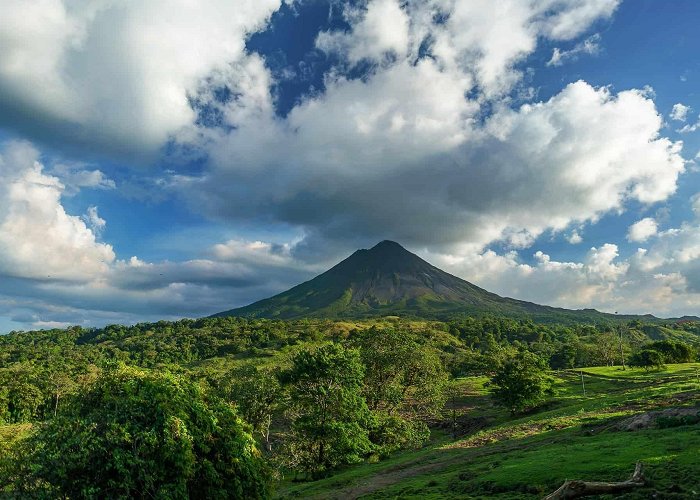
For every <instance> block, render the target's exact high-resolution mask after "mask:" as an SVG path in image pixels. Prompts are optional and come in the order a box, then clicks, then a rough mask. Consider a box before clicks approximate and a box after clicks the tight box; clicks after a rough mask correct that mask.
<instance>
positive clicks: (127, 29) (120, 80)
mask: <svg viewBox="0 0 700 500" xmlns="http://www.w3.org/2000/svg"><path fill="white" fill-rule="evenodd" d="M280 3H281V2H280V0H240V1H236V2H230V1H225V0H203V1H199V2H190V1H187V0H178V1H176V2H172V1H163V0H149V1H147V2H122V3H119V2H117V3H115V2H112V1H109V0H97V1H84V0H79V1H67V0H42V1H39V2H26V1H23V0H6V1H3V2H2V3H1V4H0V18H2V19H3V22H2V23H0V46H1V47H2V53H3V55H2V58H0V116H3V115H4V116H6V117H12V118H11V119H12V121H11V122H7V120H2V121H3V122H4V124H5V125H9V126H13V127H19V128H20V129H21V131H23V132H25V133H28V134H34V135H35V136H42V137H44V138H46V137H47V136H49V137H51V138H52V139H53V140H55V141H59V142H60V141H65V142H74V143H75V142H77V143H78V145H81V146H83V147H87V146H89V147H94V148H98V149H99V150H101V151H110V152H119V153H123V154H127V153H129V154H131V153H133V152H140V153H144V152H147V153H154V152H155V151H157V150H158V148H159V147H160V146H162V145H163V144H164V143H165V141H166V140H167V139H168V137H169V136H170V135H171V134H174V133H176V132H177V131H178V130H179V129H180V128H182V127H184V126H186V125H189V124H191V123H192V121H193V120H194V118H195V114H194V111H193V110H192V109H191V107H190V105H189V102H188V93H189V92H192V91H194V90H195V89H196V88H197V86H198V85H199V84H200V83H201V80H202V79H204V78H205V77H207V76H209V75H210V73H212V72H214V71H217V70H226V68H227V67H228V66H229V65H230V64H233V63H240V62H244V61H245V60H246V58H247V56H246V53H245V40H246V37H247V35H248V34H249V33H251V32H253V31H256V30H258V29H260V28H261V27H262V26H264V25H265V23H266V22H267V19H268V18H269V16H270V15H271V14H272V13H273V12H274V11H275V10H276V9H277V8H279V6H280ZM38 88H39V89H41V91H37V89H38ZM9 111H11V112H9Z"/></svg>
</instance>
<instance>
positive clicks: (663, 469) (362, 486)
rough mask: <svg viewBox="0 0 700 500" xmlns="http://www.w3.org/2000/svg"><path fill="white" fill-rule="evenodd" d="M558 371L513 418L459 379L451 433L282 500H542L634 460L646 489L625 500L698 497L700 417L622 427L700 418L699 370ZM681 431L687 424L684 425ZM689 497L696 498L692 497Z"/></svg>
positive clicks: (302, 486) (480, 384)
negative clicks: (545, 398)
mask: <svg viewBox="0 0 700 500" xmlns="http://www.w3.org/2000/svg"><path fill="white" fill-rule="evenodd" d="M582 372H583V374H584V384H585V386H586V396H583V391H582V386H581V370H575V371H562V372H559V373H558V374H557V385H556V394H555V396H554V397H553V398H552V400H551V401H550V402H549V403H547V404H545V405H544V409H542V410H541V411H538V412H536V413H533V414H531V415H527V416H523V417H517V418H513V417H511V416H510V415H509V414H507V413H506V412H504V411H503V410H500V409H498V408H496V407H494V406H493V405H492V403H491V401H490V399H489V398H488V397H487V392H488V388H487V387H486V383H487V380H488V379H487V378H485V377H473V378H462V379H460V388H461V391H460V392H461V395H460V398H459V400H458V401H457V403H456V408H457V413H458V415H459V417H458V428H459V429H460V430H461V432H462V433H463V435H461V436H460V437H458V438H457V439H456V440H453V439H452V438H451V437H450V434H449V432H448V429H444V430H438V431H435V432H434V434H433V439H432V442H431V444H430V445H429V446H428V447H426V448H424V449H422V450H418V451H412V452H404V453H399V454H397V455H395V456H394V457H392V458H391V459H390V460H386V461H383V462H379V463H374V464H370V463H368V464H365V465H362V466H358V467H353V468H349V469H346V470H344V471H342V472H340V473H338V474H336V475H334V476H332V477H330V478H327V479H324V480H321V481H316V482H313V483H294V482H293V481H287V482H285V483H284V484H283V485H281V487H280V488H279V489H278V492H277V494H278V496H279V497H280V498H357V497H362V498H480V497H489V498H503V499H506V498H510V499H516V498H541V497H542V496H543V495H544V494H546V493H548V492H551V491H553V490H555V489H556V488H557V487H559V486H560V485H561V483H563V481H564V480H565V479H585V480H610V481H618V480H623V479H626V478H627V477H628V476H629V475H630V474H631V472H632V471H633V469H634V466H635V463H636V462H637V461H642V462H643V463H644V466H645V475H646V477H647V478H648V481H649V484H648V485H647V486H646V487H644V488H642V489H640V490H638V491H636V492H633V493H629V494H626V495H624V496H623V497H624V498H650V497H651V496H652V495H654V494H655V493H656V494H658V495H659V496H658V497H659V498H693V497H694V496H697V494H698V493H700V474H698V473H699V472H700V456H699V455H698V453H697V451H698V449H700V424H698V422H700V417H698V416H696V417H694V418H686V419H685V420H684V419H682V418H673V417H667V418H666V419H665V420H664V419H663V418H662V419H661V420H660V421H656V423H654V424H652V425H651V426H650V427H649V428H644V429H640V430H635V431H628V430H621V429H623V428H624V427H625V426H626V425H628V423H629V419H630V418H631V417H634V416H638V415H640V414H644V413H645V412H649V411H656V410H664V409H666V410H668V409H675V408H694V409H695V412H694V413H695V415H697V414H698V412H700V381H699V380H698V374H699V373H700V364H698V363H695V364H683V365H669V366H667V368H666V369H665V370H663V371H659V372H645V371H643V370H640V369H628V370H626V371H621V370H620V369H619V368H610V367H598V368H586V369H583V370H582ZM683 424H686V425H683ZM694 492H695V493H694Z"/></svg>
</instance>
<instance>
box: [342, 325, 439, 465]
mask: <svg viewBox="0 0 700 500" xmlns="http://www.w3.org/2000/svg"><path fill="white" fill-rule="evenodd" d="M351 345H353V346H355V347H357V348H359V350H360V356H361V359H362V362H363V364H364V365H365V377H364V381H363V384H364V387H363V391H362V392H363V395H364V396H365V399H366V401H367V405H368V407H369V409H370V410H371V411H372V412H373V414H374V417H375V418H374V422H373V427H372V431H371V433H370V437H371V439H372V442H373V443H375V444H376V445H377V446H378V447H379V448H380V449H379V450H378V451H379V452H380V453H381V454H384V455H386V454H388V453H391V452H393V451H395V450H398V449H401V448H406V447H416V446H419V445H420V444H422V443H424V442H425V441H426V440H427V439H428V438H429V437H430V432H429V430H428V427H427V421H428V420H429V419H430V418H434V417H438V416H439V415H440V413H441V411H442V409H443V408H444V406H445V398H446V396H445V388H446V386H447V379H448V377H447V372H446V370H445V369H444V367H443V365H442V361H441V360H440V358H439V356H438V354H437V352H436V350H435V349H433V348H432V347H430V346H428V345H425V343H424V342H423V343H422V342H420V341H419V337H418V335H416V334H415V333H413V332H410V331H408V330H404V329H400V328H385V329H379V328H376V327H372V328H369V329H367V330H362V331H359V332H355V333H354V335H353V336H352V337H351Z"/></svg>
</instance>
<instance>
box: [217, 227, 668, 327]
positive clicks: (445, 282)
mask: <svg viewBox="0 0 700 500" xmlns="http://www.w3.org/2000/svg"><path fill="white" fill-rule="evenodd" d="M486 314H497V315H502V316H509V317H517V318H522V317H529V318H531V319H533V320H535V321H539V322H547V323H553V322H558V323H580V322H584V323H600V322H613V321H619V320H624V321H629V320H631V319H643V320H645V321H647V322H648V321H652V322H653V321H656V320H658V318H655V317H654V316H651V315H645V316H617V315H613V314H606V313H601V312H599V311H596V310H594V309H581V310H569V309H562V308H557V307H550V306H543V305H538V304H534V303H532V302H526V301H522V300H516V299H511V298H507V297H501V296H499V295H496V294H495V293H491V292H489V291H487V290H484V289H483V288H479V287H478V286H476V285H473V284H472V283H469V282H468V281H465V280H463V279H461V278H458V277H456V276H453V275H451V274H449V273H447V272H445V271H443V270H441V269H438V268H437V267H435V266H433V265H431V264H430V263H428V262H426V261H425V260H423V259H421V258H420V257H418V256H417V255H415V254H413V253H411V252H409V251H408V250H406V249H405V248H403V247H402V246H401V245H399V244H398V243H395V242H393V241H382V242H381V243H378V244H377V245H375V246H374V247H373V248H371V249H369V250H357V251H356V252H355V253H353V254H352V255H351V256H350V257H348V258H347V259H345V260H343V261H342V262H340V263H339V264H337V265H336V266H334V267H332V268H331V269H329V270H328V271H326V272H325V273H323V274H320V275H319V276H316V277H315V278H313V279H312V280H309V281H307V282H305V283H302V284H300V285H297V286H295V287H294V288H291V289H290V290H287V291H286V292H282V293H280V294H278V295H275V296H274V297H270V298H267V299H264V300H260V301H258V302H255V303H253V304H250V305H248V306H245V307H240V308H237V309H231V310H229V311H224V312H221V313H217V314H214V315H213V316H215V317H216V316H241V317H249V318H268V319H297V318H335V319H337V318H366V317H378V316H392V315H396V316H402V317H409V318H425V319H448V318H453V317H459V316H466V315H471V316H482V315H486Z"/></svg>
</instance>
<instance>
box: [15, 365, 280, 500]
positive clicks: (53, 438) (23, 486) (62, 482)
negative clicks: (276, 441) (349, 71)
mask: <svg viewBox="0 0 700 500" xmlns="http://www.w3.org/2000/svg"><path fill="white" fill-rule="evenodd" d="M25 447H26V453H25V456H24V459H23V461H22V463H21V464H20V465H19V466H20V467H21V468H22V471H21V473H19V474H18V484H17V488H18V491H20V492H22V491H24V492H29V491H37V490H39V491H42V490H43V491H45V493H46V494H47V495H48V496H65V497H70V498H86V497H89V498H93V497H95V498H128V497H137V498H156V497H157V498H188V497H194V498H262V497H265V496H267V494H268V491H269V489H268V488H269V486H268V484H269V476H268V472H267V468H266V466H265V464H264V463H263V461H262V459H261V457H260V454H259V452H258V450H257V449H256V447H255V442H254V440H253V438H252V437H251V435H250V433H249V429H248V427H247V426H246V425H245V424H244V423H243V422H242V420H241V419H240V418H239V416H238V415H237V414H236V412H235V411H234V410H233V408H232V407H230V406H229V405H227V404H225V403H223V402H221V401H216V400H213V401H212V400H208V399H207V398H206V397H205V395H204V394H203V392H202V390H201V388H200V387H199V386H198V385H197V384H195V383H192V382H190V381H188V380H187V379H185V378H183V377H181V376H177V375H172V374H169V373H154V372H144V371H141V370H137V369H133V368H123V367H118V368H114V369H110V370H108V371H106V372H105V373H104V374H103V375H102V376H100V377H99V378H98V379H97V380H96V381H95V383H93V384H92V385H90V386H89V387H88V388H86V389H85V390H84V391H82V392H81V393H80V394H79V395H76V396H74V397H73V398H71V400H70V401H69V402H68V404H67V405H66V407H65V409H64V410H63V411H62V412H60V413H59V414H58V415H57V416H56V417H55V418H52V419H51V420H48V421H47V422H46V423H45V424H43V425H39V426H38V427H37V429H36V431H35V432H34V433H33V435H32V436H31V437H30V438H29V439H28V440H27V442H26V443H25Z"/></svg>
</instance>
